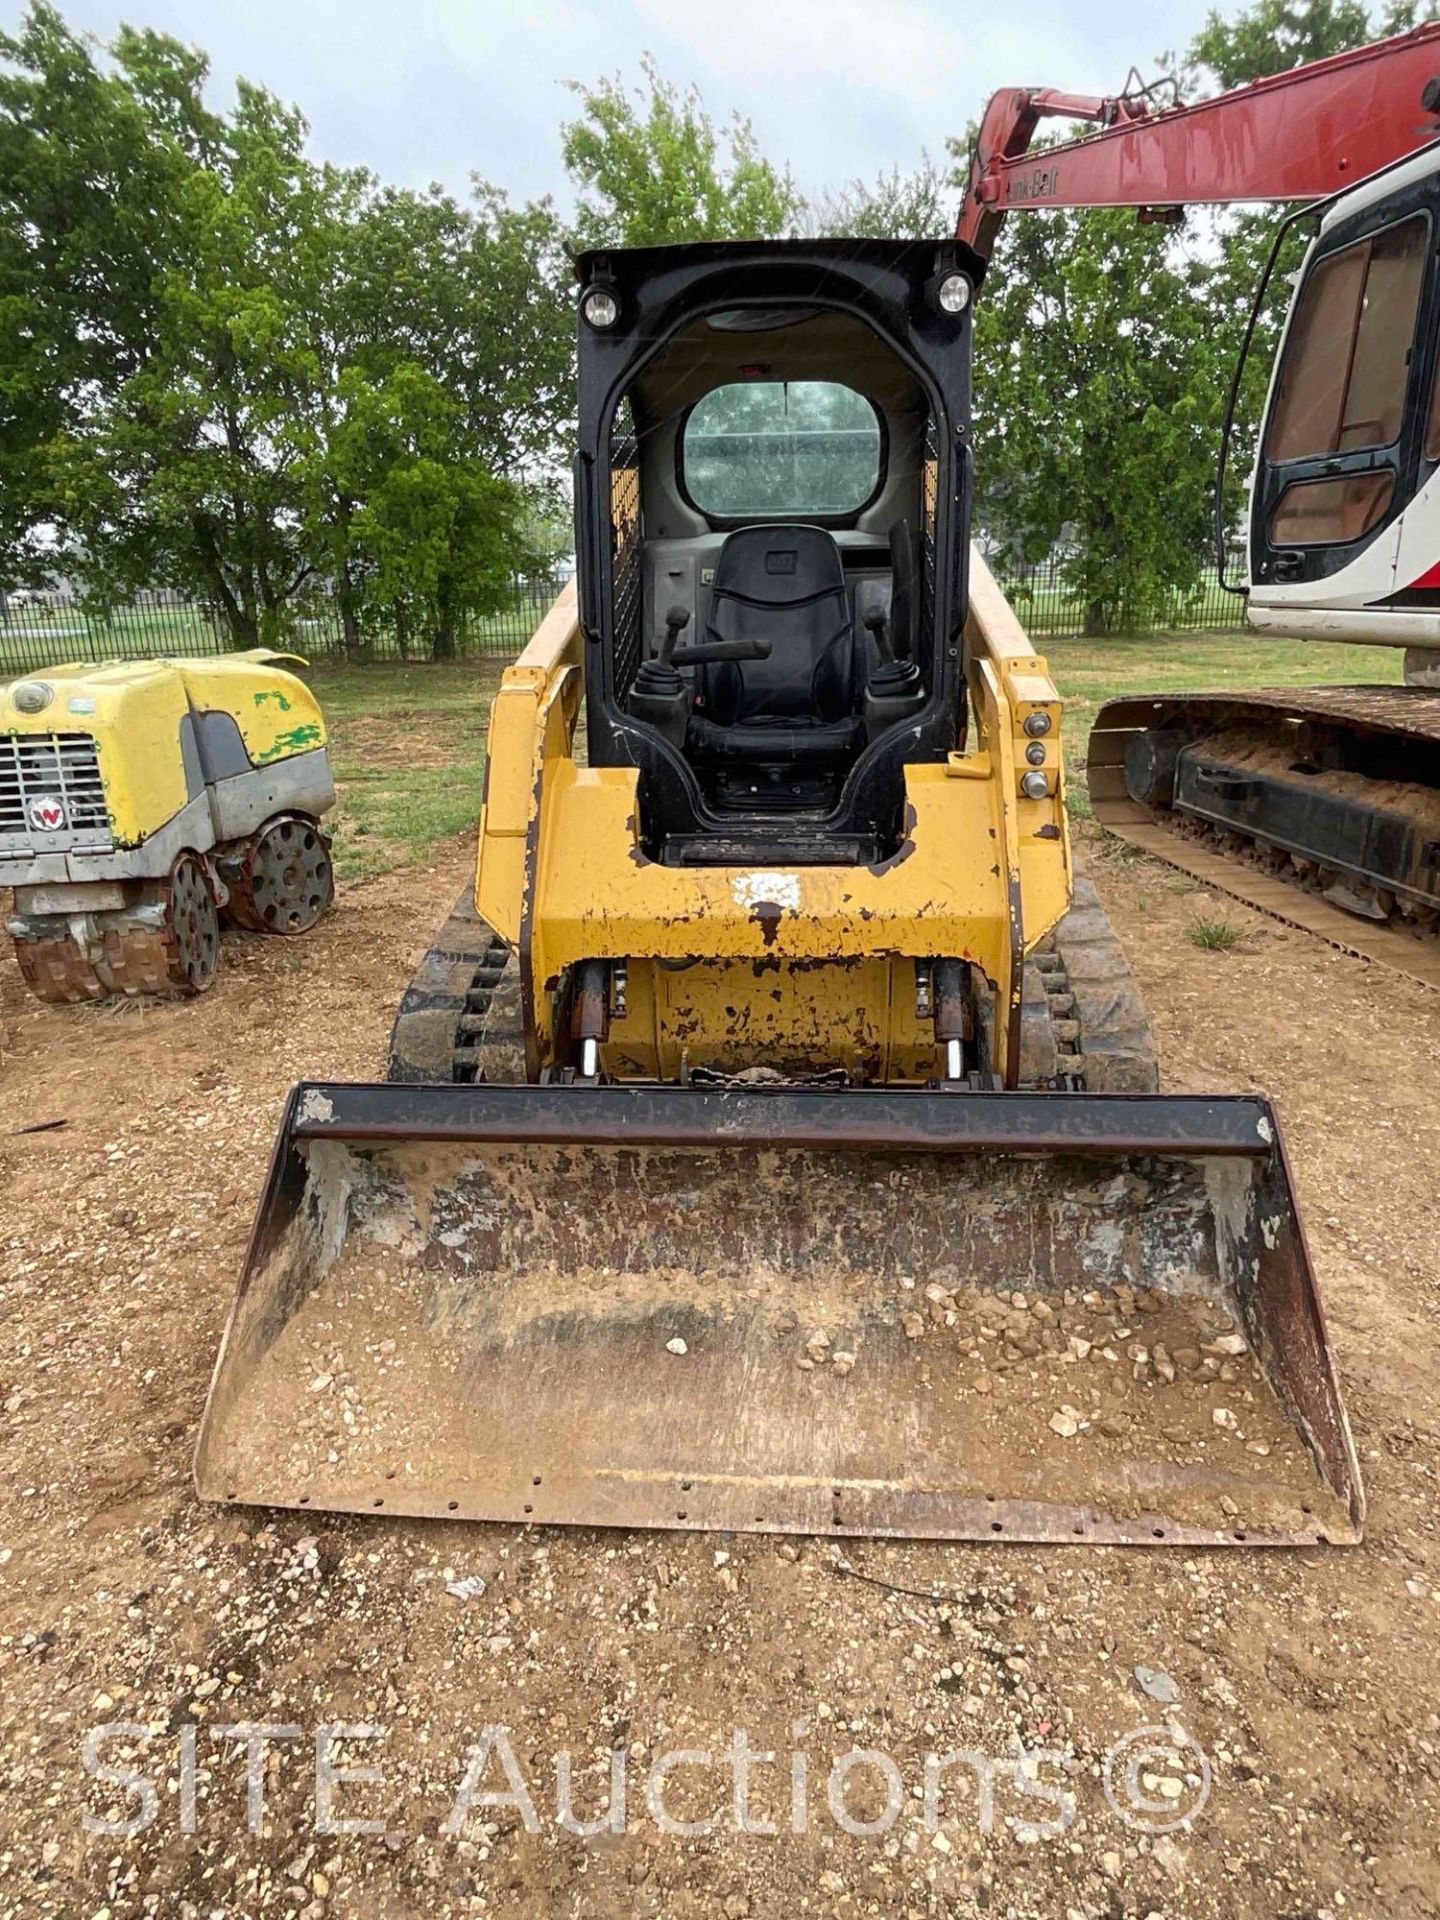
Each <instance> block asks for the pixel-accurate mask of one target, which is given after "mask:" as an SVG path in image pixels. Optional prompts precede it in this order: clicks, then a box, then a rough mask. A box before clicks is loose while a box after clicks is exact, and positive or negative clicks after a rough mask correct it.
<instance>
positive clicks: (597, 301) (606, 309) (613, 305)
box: [580, 287, 620, 333]
mask: <svg viewBox="0 0 1440 1920" xmlns="http://www.w3.org/2000/svg"><path fill="white" fill-rule="evenodd" d="M580 311H581V313H583V314H584V316H585V318H586V320H587V321H588V323H589V324H590V325H591V326H592V327H595V328H597V329H598V330H599V331H600V332H601V333H603V332H604V331H605V329H606V327H613V326H614V324H615V322H616V321H617V320H618V319H619V318H620V302H619V301H618V300H617V299H616V298H615V296H614V294H613V293H610V292H609V291H608V290H607V289H606V288H604V287H592V288H591V289H590V291H589V292H588V293H587V294H586V296H585V298H584V299H583V300H582V301H581V302H580Z"/></svg>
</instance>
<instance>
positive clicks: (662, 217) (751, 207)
mask: <svg viewBox="0 0 1440 1920" xmlns="http://www.w3.org/2000/svg"><path fill="white" fill-rule="evenodd" d="M641 67H642V70H643V73H644V77H645V85H644V86H643V87H642V88H639V89H631V88H629V87H627V86H625V84H624V83H623V81H621V80H620V79H618V78H616V79H608V80H602V81H600V83H599V84H598V85H597V86H593V87H585V86H581V85H579V84H578V83H576V84H575V85H574V86H573V88H572V91H573V92H574V93H575V95H576V96H577V98H578V99H579V101H580V105H581V112H580V116H579V118H578V119H575V120H572V121H570V122H569V123H568V124H567V125H566V126H565V128H564V130H563V151H564V156H565V165H566V167H567V169H568V171H569V173H570V177H571V178H572V180H573V181H574V182H575V185H576V187H577V189H578V193H577V205H576V215H575V224H574V238H575V242H576V245H577V246H580V247H600V246H608V247H659V246H666V245H669V244H671V243H672V242H675V241H684V240H754V239H766V238H769V237H771V236H773V235H775V234H779V233H784V232H785V231H787V229H788V228H789V227H790V225H791V224H792V222H793V221H794V220H795V219H796V217H797V216H798V214H799V213H800V210H801V208H802V206H803V204H804V203H803V201H802V199H801V196H800V194H799V193H798V192H797V191H796V189H795V186H794V183H793V182H792V180H791V178H790V175H789V173H788V171H786V170H784V169H777V168H776V167H773V166H772V165H771V164H770V162H769V161H768V160H766V159H765V158H764V157H763V155H762V154H761V152H760V149H759V146H758V144H757V142H756V139H755V132H754V129H753V128H752V127H751V125H750V122H749V121H748V120H745V119H743V118H742V117H741V116H740V115H739V114H735V115H733V116H732V118H731V120H730V122H729V124H728V126H726V127H725V128H723V129H722V128H719V127H717V126H716V124H715V122H714V121H713V120H712V119H711V117H710V115H709V114H708V113H707V112H706V110H705V106H704V103H703V102H702V100H701V98H700V95H699V93H698V92H697V91H696V90H695V89H694V88H693V87H692V88H690V89H688V90H687V91H684V92H682V91H681V90H680V89H679V88H678V87H675V86H674V85H672V84H671V83H670V82H669V81H667V80H664V79H662V78H661V76H660V74H659V72H658V70H657V68H656V66H655V63H654V61H653V60H652V59H651V58H650V56H649V55H648V54H647V55H646V56H645V57H644V59H643V60H642V62H641Z"/></svg>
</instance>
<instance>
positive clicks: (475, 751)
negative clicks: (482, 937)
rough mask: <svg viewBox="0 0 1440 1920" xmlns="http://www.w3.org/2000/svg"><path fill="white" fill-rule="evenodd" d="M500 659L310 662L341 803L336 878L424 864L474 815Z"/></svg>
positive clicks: (335, 824) (334, 824) (334, 820)
mask: <svg viewBox="0 0 1440 1920" xmlns="http://www.w3.org/2000/svg"><path fill="white" fill-rule="evenodd" d="M504 666H505V662H504V661H503V660H461V661H454V662H447V663H445V664H444V665H440V666H402V665H399V664H398V663H395V664H391V663H383V664H379V665H375V666H368V667H342V666H325V667H316V668H314V669H312V671H311V672H310V673H309V674H308V675H307V676H306V677H307V679H308V680H309V682H310V685H311V686H312V687H313V688H314V689H315V692H316V695H317V696H318V698H319V701H320V704H321V706H322V707H323V708H324V710H325V718H326V720H327V722H328V723H329V727H330V753H331V758H332V760H333V762H334V766H335V785H336V790H337V792H338V795H339V803H338V805H337V806H336V808H335V811H334V812H333V813H332V814H331V815H330V819H329V825H330V827H331V830H332V832H333V833H334V836H335V871H336V874H337V875H338V877H339V878H340V880H341V881H342V882H344V881H345V880H349V879H355V878H357V877H359V876H361V875H363V874H371V873H384V872H387V871H388V870H389V869H390V868H392V867H401V866H408V865H410V864H412V863H414V862H418V861H423V860H425V859H426V858H427V857H428V856H429V854H430V852H431V851H432V849H433V848H434V847H435V846H436V845H437V844H438V843H439V842H440V841H441V840H444V839H447V838H448V837H449V836H450V835H451V834H453V833H459V832H461V831H462V830H463V829H464V828H466V827H470V826H473V824H474V822H475V820H476V818H477V817H478V815H479V812H480V790H481V781H482V778H483V775H484V768H485V729H486V725H487V723H488V721H489V718H490V702H491V699H492V698H493V696H494V693H495V689H496V688H497V687H498V686H499V684H500V675H501V673H502V671H503V670H504Z"/></svg>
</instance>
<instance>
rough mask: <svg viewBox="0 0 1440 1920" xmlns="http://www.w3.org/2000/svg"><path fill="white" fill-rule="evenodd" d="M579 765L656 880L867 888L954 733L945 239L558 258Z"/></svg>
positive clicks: (954, 331) (956, 469)
mask: <svg viewBox="0 0 1440 1920" xmlns="http://www.w3.org/2000/svg"><path fill="white" fill-rule="evenodd" d="M578 271H579V278H580V300H579V308H580V321H579V375H580V379H579V392H580V422H579V451H578V457H577V466H576V488H575V497H576V522H577V553H578V557H579V574H580V608H581V624H582V627H583V630H584V635H585V643H586V675H585V682H586V713H587V746H588V753H589V759H590V763H591V764H592V765H594V766H616V765H620V766H631V765H633V766H635V767H636V768H637V770H638V773H639V798H638V819H637V822H636V830H637V835H638V839H639V842H640V846H641V848H642V850H643V853H644V855H645V856H646V857H647V858H650V859H654V860H659V861H663V862H665V863H666V864H670V865H677V866H685V865H730V864H755V863H765V864H771V865H789V864H796V865H809V864H847V865H850V864H859V863H866V864H874V863H876V862H879V861H882V860H884V859H886V858H889V857H891V856H892V855H893V854H894V853H895V852H896V851H897V850H898V848H899V846H900V844H901V841H902V840H903V835H904V822H903V814H904V785H905V783H904V769H905V766H906V764H907V763H913V762H916V761H924V760H943V759H944V757H945V756H946V754H948V753H949V752H950V751H951V750H952V749H953V748H954V747H955V746H956V745H957V744H958V743H959V742H960V740H961V738H962V736H963V713H964V700H963V692H962V689H963V659H962V640H961V634H962V629H963V626H964V618H965V603H966V595H965V561H966V554H967V551H968V532H967V528H968V515H969V495H968V484H967V472H966V445H965V442H966V435H967V429H968V424H969V348H970V332H969V329H970V311H969V295H970V291H971V288H972V287H973V285H974V282H975V279H976V278H977V277H978V271H979V266H978V262H977V261H976V260H975V259H974V257H973V256H972V255H970V254H969V253H968V251H967V250H966V249H964V248H961V247H959V246H957V245H956V244H954V243H952V242H923V243H922V242H887V241H872V240H859V241H768V242H742V243H735V244H723V245H721V244H715V245H710V244H706V245H696V246H684V247H663V248H653V249H637V250H625V251H616V252H610V253H590V254H586V255H584V256H582V257H581V259H580V261H579V262H578Z"/></svg>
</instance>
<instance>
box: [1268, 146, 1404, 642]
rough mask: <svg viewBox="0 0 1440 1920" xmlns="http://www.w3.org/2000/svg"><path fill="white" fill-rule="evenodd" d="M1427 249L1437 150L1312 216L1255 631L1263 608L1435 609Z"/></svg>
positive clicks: (1281, 388) (1285, 356)
mask: <svg viewBox="0 0 1440 1920" xmlns="http://www.w3.org/2000/svg"><path fill="white" fill-rule="evenodd" d="M1296 217H1298V218H1303V217H1306V216H1296ZM1437 239H1440V163H1437V157H1436V153H1435V150H1434V149H1433V148H1430V149H1427V150H1425V151H1424V152H1422V153H1420V154H1417V155H1414V156H1412V157H1410V158H1409V159H1407V160H1405V161H1403V162H1401V163H1400V164H1398V165H1397V166H1395V167H1391V168H1389V169H1387V170H1386V171H1385V172H1383V173H1380V174H1377V175H1376V176H1375V177H1374V178H1373V179H1371V180H1368V181H1365V182H1364V183H1362V185H1360V186H1359V187H1357V188H1355V189H1354V190H1353V191H1352V192H1350V193H1347V194H1345V195H1344V196H1343V197H1341V198H1340V199H1338V200H1336V201H1334V202H1332V203H1330V204H1329V206H1328V207H1327V208H1326V209H1325V210H1324V212H1323V213H1322V215H1321V218H1320V226H1319V231H1318V232H1317V234H1316V236H1315V239H1314V241H1313V242H1312V244H1311V246H1310V249H1309V251H1308V253H1307V255H1306V258H1305V261H1304V267H1303V271H1302V272H1301V274H1300V275H1299V276H1298V284H1297V286H1296V291H1295V294H1294V298H1293V300H1292V302H1291V306H1290V314H1289V318H1288V321H1287V324H1286V328H1285V334H1284V339H1283V342H1282V345H1281V350H1280V355H1279V359H1278V361H1277V364H1276V370H1275V375H1274V378H1273V380H1272V383H1271V389H1270V396H1269V402H1268V405H1267V409H1266V416H1265V423H1264V427H1263V429H1262V432H1261V437H1260V445H1259V450H1258V458H1257V462H1256V469H1255V479H1254V486H1253V489H1252V494H1251V520H1250V580H1251V607H1252V617H1254V616H1255V615H1256V614H1257V613H1258V614H1259V616H1260V624H1269V622H1268V621H1267V620H1266V618H1265V611H1264V610H1265V609H1267V608H1269V609H1275V610H1278V611H1281V612H1283V611H1284V610H1286V609H1294V608H1298V609H1302V610H1303V609H1304V608H1305V607H1307V606H1325V607H1327V608H1333V609H1334V610H1335V612H1336V613H1339V614H1343V613H1344V612H1346V611H1347V610H1348V611H1349V612H1351V613H1352V614H1363V613H1364V612H1365V611H1366V610H1372V609H1379V610H1389V611H1391V612H1394V611H1397V610H1404V609H1415V608H1417V607H1424V606H1427V605H1428V606H1431V607H1437V608H1440V590H1437V586H1436V581H1437V580H1440V571H1437V569H1436V561H1437V559H1440V543H1437V538H1436V535H1437V532H1440V384H1437V383H1440V255H1437ZM1262 293H1263V288H1262ZM1423 496H1428V503H1429V504H1428V507H1427V506H1426V505H1425V504H1423V501H1422V497H1423ZM1302 628H1303V622H1302ZM1333 637H1334V638H1337V639H1338V638H1343V637H1345V635H1344V633H1343V632H1341V631H1339V630H1336V631H1335V632H1334V633H1333ZM1355 637H1365V636H1364V635H1363V634H1362V633H1360V632H1358V631H1357V633H1356V635H1355Z"/></svg>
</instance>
